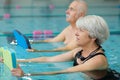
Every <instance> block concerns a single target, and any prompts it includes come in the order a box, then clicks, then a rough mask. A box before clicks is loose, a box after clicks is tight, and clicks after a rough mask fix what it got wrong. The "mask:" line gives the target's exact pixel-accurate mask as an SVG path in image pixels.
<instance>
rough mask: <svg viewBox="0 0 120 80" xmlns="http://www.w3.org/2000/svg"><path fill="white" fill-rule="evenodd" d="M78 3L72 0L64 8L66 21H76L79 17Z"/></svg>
mask: <svg viewBox="0 0 120 80" xmlns="http://www.w3.org/2000/svg"><path fill="white" fill-rule="evenodd" d="M79 5H80V3H78V2H77V1H73V2H72V3H71V4H70V6H69V8H68V9H67V10H66V21H67V22H69V23H76V21H77V19H78V18H79V17H80V12H79Z"/></svg>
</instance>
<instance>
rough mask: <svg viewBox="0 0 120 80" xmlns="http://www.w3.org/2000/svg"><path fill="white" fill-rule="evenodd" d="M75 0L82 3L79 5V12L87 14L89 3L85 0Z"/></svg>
mask: <svg viewBox="0 0 120 80" xmlns="http://www.w3.org/2000/svg"><path fill="white" fill-rule="evenodd" d="M74 1H77V2H78V3H80V5H79V6H78V10H79V13H81V12H83V13H84V15H86V14H87V9H88V6H87V3H86V2H85V1H84V0H74Z"/></svg>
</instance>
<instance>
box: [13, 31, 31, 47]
mask: <svg viewBox="0 0 120 80" xmlns="http://www.w3.org/2000/svg"><path fill="white" fill-rule="evenodd" d="M13 34H14V37H15V39H16V41H17V44H18V45H19V46H21V47H23V48H24V49H31V45H30V42H29V40H28V38H27V37H26V36H25V35H23V34H22V33H21V32H20V31H18V30H14V31H13Z"/></svg>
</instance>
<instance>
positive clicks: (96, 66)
mask: <svg viewBox="0 0 120 80" xmlns="http://www.w3.org/2000/svg"><path fill="white" fill-rule="evenodd" d="M76 25H77V28H78V29H77V30H76V33H75V35H76V42H77V44H78V46H80V47H79V48H76V49H74V50H72V51H70V52H67V53H64V54H60V55H57V56H53V57H39V58H33V59H26V60H18V62H64V61H70V60H73V61H74V63H73V66H72V67H70V68H68V69H64V70H61V71H54V72H42V73H38V74H25V73H24V72H23V70H22V69H21V68H20V67H19V66H18V68H16V69H13V70H12V74H13V75H14V76H19V77H21V76H34V75H54V74H64V73H73V72H83V73H85V74H86V75H88V76H89V77H90V78H91V79H93V80H120V74H119V73H117V72H116V71H112V70H111V69H108V62H107V59H106V56H105V54H104V50H103V49H102V47H101V46H100V45H101V44H102V43H103V42H104V41H105V40H106V39H107V38H108V36H109V29H108V26H107V24H106V22H105V21H104V19H103V18H102V17H100V16H96V15H89V16H86V17H83V18H80V19H78V20H77V22H76Z"/></svg>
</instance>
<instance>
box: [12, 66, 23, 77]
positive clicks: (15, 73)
mask: <svg viewBox="0 0 120 80" xmlns="http://www.w3.org/2000/svg"><path fill="white" fill-rule="evenodd" d="M11 73H12V75H13V76H17V77H22V76H24V72H23V70H22V69H21V68H20V66H19V65H18V67H17V68H14V69H12V70H11Z"/></svg>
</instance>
